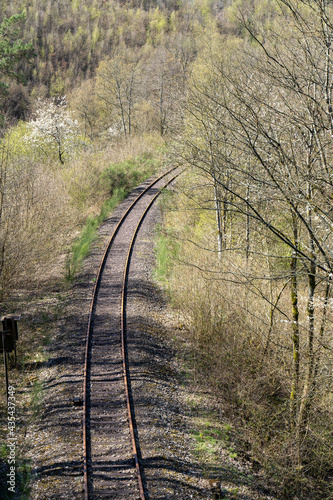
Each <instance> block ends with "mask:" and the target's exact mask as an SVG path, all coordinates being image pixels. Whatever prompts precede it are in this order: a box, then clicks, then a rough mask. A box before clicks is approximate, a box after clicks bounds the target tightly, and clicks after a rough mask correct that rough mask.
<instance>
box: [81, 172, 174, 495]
mask: <svg viewBox="0 0 333 500" xmlns="http://www.w3.org/2000/svg"><path fill="white" fill-rule="evenodd" d="M175 170H176V168H173V169H172V170H169V171H168V172H166V173H165V174H163V175H162V176H160V177H159V178H157V179H155V180H154V181H153V182H151V183H150V184H149V185H148V186H147V187H145V188H144V189H143V190H142V191H141V193H140V194H139V195H138V196H137V197H136V198H135V199H134V201H133V202H132V203H131V205H130V206H129V208H128V209H127V210H126V212H125V213H124V215H123V216H122V218H121V219H120V220H119V222H118V224H117V226H116V228H115V229H114V231H113V234H112V236H111V238H110V240H109V243H108V245H107V248H106V250H105V253H104V256H103V258H102V261H101V264H100V268H99V271H98V273H97V277H96V282H95V287H94V291H93V297H92V301H91V307H90V313H89V319H88V327H87V336H86V349H85V365H84V386H83V469H84V471H83V472H84V498H85V500H89V499H91V498H94V499H98V498H112V499H126V500H131V499H137V498H138V497H140V499H141V500H146V499H147V498H148V495H147V493H146V487H145V480H144V473H143V470H142V467H141V454H140V446H139V440H138V432H137V427H136V421H135V412H134V406H133V402H132V396H131V383H130V376H129V366H128V356H127V345H126V286H127V278H128V272H129V266H130V260H131V254H132V249H133V246H134V243H135V239H136V236H137V233H138V231H139V228H140V226H141V223H142V221H143V219H144V217H145V215H146V214H147V212H148V211H149V209H150V207H151V206H152V204H153V203H154V201H155V200H156V198H157V197H158V196H159V194H160V192H161V189H163V188H164V187H166V186H167V185H168V184H170V183H171V182H172V181H173V180H174V179H175V178H176V177H177V175H179V173H176V172H174V171H175Z"/></svg>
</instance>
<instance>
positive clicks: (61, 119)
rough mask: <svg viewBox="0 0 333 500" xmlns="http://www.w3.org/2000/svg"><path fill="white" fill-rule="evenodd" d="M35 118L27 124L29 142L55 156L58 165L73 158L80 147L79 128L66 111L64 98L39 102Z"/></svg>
mask: <svg viewBox="0 0 333 500" xmlns="http://www.w3.org/2000/svg"><path fill="white" fill-rule="evenodd" d="M36 115H37V116H36V118H35V119H34V120H32V121H31V122H29V126H28V130H29V131H30V133H29V135H28V139H29V142H30V143H31V144H32V145H34V146H35V147H37V148H39V149H40V150H42V151H43V153H45V155H46V156H49V155H50V154H55V155H56V156H57V157H58V159H59V161H60V163H61V164H64V163H65V159H66V157H70V156H73V155H74V153H75V152H76V151H77V149H78V147H79V145H80V136H79V126H78V122H77V120H74V119H73V118H72V116H71V113H70V112H69V111H67V109H66V100H65V98H62V99H60V100H59V101H58V102H56V101H55V100H54V99H53V100H50V101H48V102H40V103H39V106H38V109H37V111H36Z"/></svg>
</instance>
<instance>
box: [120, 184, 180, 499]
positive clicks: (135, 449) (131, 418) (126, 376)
mask: <svg viewBox="0 0 333 500" xmlns="http://www.w3.org/2000/svg"><path fill="white" fill-rule="evenodd" d="M178 175H179V174H177V175H175V176H174V177H173V178H172V179H170V180H169V181H168V182H167V183H166V184H165V185H164V186H163V188H162V189H164V188H166V187H167V186H168V185H169V184H170V183H171V182H172V181H174V180H175V178H176V177H178ZM160 194H161V190H160V191H159V192H158V193H157V194H156V195H155V196H154V197H153V199H152V200H151V201H150V202H149V204H148V205H147V207H146V208H145V210H144V212H143V214H142V215H141V218H140V220H139V222H138V224H137V226H136V229H135V231H134V233H133V236H132V240H131V243H130V245H129V250H128V254H127V258H126V263H125V271H124V280H123V286H122V293H121V317H120V329H121V348H122V358H123V375H124V383H125V393H126V403H127V413H128V421H129V427H130V433H131V440H132V449H133V456H134V460H135V467H136V472H137V479H138V483H139V490H140V499H141V500H146V495H145V489H144V484H143V473H142V470H141V466H140V458H139V454H138V450H139V445H138V442H137V439H138V438H137V433H136V432H135V427H136V424H135V417H134V405H133V402H132V400H131V385H130V376H129V366H128V355H127V344H126V292H127V281H128V274H129V268H130V262H131V256H132V252H133V248H134V243H135V240H136V237H137V235H138V232H139V229H140V227H141V224H142V222H143V219H144V218H145V217H146V215H147V213H148V211H149V210H150V208H151V206H152V205H153V203H154V202H155V200H156V198H157V197H158V196H159V195H160Z"/></svg>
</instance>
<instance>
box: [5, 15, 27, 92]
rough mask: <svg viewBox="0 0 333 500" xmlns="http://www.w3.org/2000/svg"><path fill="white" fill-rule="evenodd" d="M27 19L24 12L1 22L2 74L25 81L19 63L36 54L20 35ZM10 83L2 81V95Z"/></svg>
mask: <svg viewBox="0 0 333 500" xmlns="http://www.w3.org/2000/svg"><path fill="white" fill-rule="evenodd" d="M25 21H26V16H25V14H24V13H22V14H16V15H13V16H11V17H10V18H9V19H6V18H5V19H3V21H2V23H1V24H0V74H1V75H2V76H5V77H8V78H10V79H15V80H17V81H21V82H24V81H25V77H24V74H23V73H22V71H20V70H18V69H17V66H18V63H21V62H22V61H29V60H30V59H31V58H32V56H33V55H34V51H33V46H32V44H31V43H30V42H29V43H23V41H22V40H20V39H19V38H18V37H19V36H20V32H21V30H22V26H23V25H24V23H25ZM7 91H8V84H7V83H6V82H0V96H1V95H2V96H3V95H4V94H6V93H7Z"/></svg>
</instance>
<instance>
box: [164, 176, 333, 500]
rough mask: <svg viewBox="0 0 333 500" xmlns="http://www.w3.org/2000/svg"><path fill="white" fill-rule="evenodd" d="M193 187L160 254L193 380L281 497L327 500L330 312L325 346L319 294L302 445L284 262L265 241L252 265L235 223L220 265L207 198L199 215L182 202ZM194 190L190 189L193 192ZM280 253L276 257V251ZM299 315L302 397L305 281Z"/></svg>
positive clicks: (176, 209)
mask: <svg viewBox="0 0 333 500" xmlns="http://www.w3.org/2000/svg"><path fill="white" fill-rule="evenodd" d="M189 187H190V182H189V179H185V180H184V181H183V183H182V184H181V185H180V187H179V193H178V195H177V197H175V198H173V199H172V201H171V203H169V209H168V205H167V206H166V207H165V226H164V228H162V232H163V238H166V239H167V240H168V238H169V243H168V241H167V242H166V243H165V245H164V246H165V247H166V248H169V254H168V255H166V256H165V257H164V260H166V259H169V262H168V266H167V267H168V269H169V274H170V277H169V287H170V293H171V296H172V299H173V303H174V305H175V307H177V308H179V309H180V310H181V312H182V316H183V317H185V318H187V325H186V326H187V329H188V332H189V333H188V345H189V346H190V349H191V352H192V369H193V373H194V375H193V376H194V377H195V378H196V379H197V381H198V382H200V383H203V384H204V385H205V386H208V387H210V389H211V390H213V391H216V392H217V393H218V394H219V395H220V398H221V401H223V405H224V409H225V411H227V412H229V417H230V418H231V419H232V421H233V422H235V421H236V422H237V423H238V426H239V431H240V435H241V438H240V443H241V444H240V446H242V447H243V448H244V447H245V449H247V451H246V453H249V454H250V455H251V456H252V458H253V459H255V460H257V461H258V462H260V463H261V465H262V466H264V467H265V468H266V469H267V470H268V471H269V472H270V473H272V474H273V475H274V476H275V477H278V478H279V480H280V482H281V491H282V492H283V495H284V498H323V495H329V494H332V492H330V478H331V475H332V468H331V463H332V459H333V451H332V449H333V434H332V430H331V429H332V428H333V414H332V409H331V408H332V406H330V403H332V356H331V352H332V351H331V348H329V346H332V325H333V308H332V306H331V305H330V307H329V309H328V313H327V324H326V330H325V335H324V338H325V346H326V347H325V346H324V342H323V341H320V339H319V330H320V324H321V321H322V312H323V300H322V298H321V297H322V296H323V290H321V289H320V287H318V289H317V302H316V325H315V328H316V338H315V349H316V354H317V355H318V358H317V359H319V365H318V366H319V370H318V374H317V377H318V381H317V390H316V393H315V395H314V398H313V406H312V412H311V418H310V420H309V422H308V427H307V434H306V435H305V436H304V438H303V441H302V443H301V444H300V445H299V444H298V445H297V446H296V438H295V433H294V432H295V431H294V427H293V425H291V423H290V409H289V407H290V400H289V398H290V389H291V383H292V373H293V349H292V347H293V345H292V315H291V300H290V286H289V285H288V284H286V283H287V281H286V279H287V278H286V276H287V271H288V267H287V264H288V261H287V259H285V258H282V259H279V260H278V259H276V258H275V257H274V258H271V259H270V258H268V257H267V255H268V252H267V248H268V247H269V248H270V250H272V248H273V243H274V242H272V241H267V239H266V238H265V237H264V238H263V236H262V235H261V237H260V240H259V239H258V242H256V243H257V244H256V247H255V249H256V252H253V253H252V255H250V257H249V259H248V260H247V259H246V257H245V255H244V250H243V249H244V227H243V226H242V225H241V221H237V219H236V218H234V219H233V228H232V235H231V236H230V235H229V236H228V244H227V248H228V246H229V250H225V251H224V252H223V256H222V259H221V261H219V260H218V258H217V252H216V246H217V245H216V230H215V219H214V217H215V214H214V212H213V211H209V210H207V206H206V207H204V208H203V203H202V200H201V199H200V200H199V202H201V203H200V205H201V207H200V208H199V203H195V200H194V199H193V197H192V198H191V199H189V197H188V196H187V195H185V193H186V194H188V192H189ZM194 191H195V188H193V187H192V190H191V193H192V194H193V192H194ZM201 194H202V192H201ZM197 201H198V200H197ZM252 237H253V238H256V235H255V234H253V236H252ZM175 241H176V242H177V245H176V244H175ZM176 247H177V248H178V252H177V255H176V256H175V255H174V248H176ZM274 250H275V255H278V250H277V248H275V249H274ZM170 259H171V260H172V262H171V263H170ZM287 277H288V276H287ZM277 299H279V300H277ZM272 305H273V306H276V307H275V308H274V307H273V306H272ZM272 309H273V315H272ZM299 310H300V316H299V317H300V351H301V370H300V389H302V383H303V382H302V381H303V379H304V374H305V372H306V370H307V363H308V359H307V356H306V352H307V347H308V335H307V290H306V280H305V278H303V277H302V276H300V277H299ZM319 354H320V358H319ZM300 395H301V390H300V391H299V397H300ZM298 403H299V401H298ZM325 498H326V497H325ZM327 498H329V496H328V497H327Z"/></svg>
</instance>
